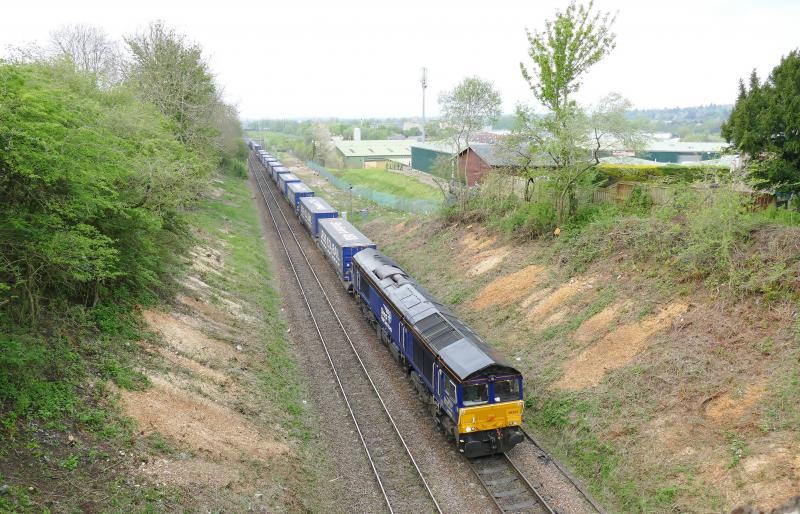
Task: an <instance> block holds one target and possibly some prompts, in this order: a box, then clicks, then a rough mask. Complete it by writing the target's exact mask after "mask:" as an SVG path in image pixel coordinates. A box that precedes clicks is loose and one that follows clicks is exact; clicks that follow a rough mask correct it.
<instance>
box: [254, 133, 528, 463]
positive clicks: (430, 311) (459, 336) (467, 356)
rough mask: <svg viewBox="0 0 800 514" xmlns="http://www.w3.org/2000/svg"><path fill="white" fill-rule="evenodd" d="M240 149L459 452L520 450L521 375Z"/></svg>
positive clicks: (341, 224) (364, 243) (287, 176)
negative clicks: (278, 195) (268, 182)
mask: <svg viewBox="0 0 800 514" xmlns="http://www.w3.org/2000/svg"><path fill="white" fill-rule="evenodd" d="M248 146H249V148H250V150H251V151H252V152H253V153H254V154H255V156H256V158H257V159H258V160H259V162H260V163H261V165H262V167H263V169H264V170H265V171H264V172H265V174H266V175H267V176H269V177H271V179H272V181H273V182H274V183H275V184H276V186H277V187H278V188H279V189H280V190H281V193H282V195H283V197H284V199H285V200H286V201H287V202H288V203H289V205H290V206H291V207H292V209H293V211H294V212H295V214H296V215H297V216H298V218H299V219H300V222H301V223H302V225H303V226H304V227H306V229H307V230H308V232H309V234H310V235H311V237H312V238H313V239H314V240H315V241H316V243H317V245H318V246H319V248H320V250H321V251H322V253H323V255H324V256H325V257H326V259H327V260H328V261H329V262H330V263H331V265H332V266H333V268H334V269H335V271H336V274H337V275H338V276H339V279H340V280H341V283H342V285H343V287H344V288H345V289H346V290H347V292H348V293H349V294H350V295H352V296H353V298H354V299H355V301H356V302H357V304H358V305H359V307H360V309H361V312H362V313H363V314H364V316H365V318H366V319H367V321H368V322H369V323H370V324H371V325H372V327H373V328H374V329H375V331H376V335H377V338H378V339H379V340H380V342H381V343H383V344H385V345H386V346H387V347H388V349H389V352H390V353H391V355H392V356H393V357H394V359H395V360H396V361H397V362H398V363H399V364H400V365H401V366H402V367H403V369H404V371H405V372H406V373H407V374H408V375H409V377H410V379H411V382H412V383H413V384H414V387H415V389H416V390H417V393H418V395H419V397H420V399H421V400H422V402H423V403H424V404H425V406H426V407H427V409H428V410H429V411H430V413H431V415H432V416H433V418H434V419H435V420H436V423H437V424H438V425H439V426H440V428H441V429H442V430H443V431H444V433H445V434H447V435H448V436H449V437H451V438H452V439H453V441H454V443H455V444H456V446H457V448H458V449H459V451H460V452H462V453H463V454H465V455H466V456H467V457H469V458H473V457H481V456H485V455H492V454H495V453H504V452H506V451H508V450H509V449H511V448H513V447H514V446H515V445H516V444H519V443H520V442H522V441H523V439H524V434H523V432H522V427H521V425H522V410H523V405H524V402H523V390H522V387H523V383H522V374H521V373H520V372H519V371H518V370H517V369H515V368H514V367H513V366H512V365H511V364H510V363H509V362H508V361H507V360H506V359H505V358H504V357H503V356H502V355H500V353H499V352H497V351H496V350H494V349H493V348H491V347H490V346H489V345H488V344H487V343H486V342H485V341H483V339H481V338H480V337H479V336H478V335H477V334H475V332H473V331H472V329H470V328H469V327H468V326H467V325H466V324H464V323H463V322H462V321H461V320H460V319H458V317H457V316H456V315H455V314H454V313H453V312H452V311H451V310H450V309H448V308H447V307H446V306H445V305H443V304H442V303H441V302H440V301H439V300H437V299H436V298H435V297H433V296H432V295H431V294H430V293H429V292H428V291H426V290H425V289H424V288H423V287H422V286H421V285H420V284H419V283H418V282H416V281H415V280H414V279H413V278H412V277H411V276H409V275H408V274H407V273H406V272H405V271H403V269H402V268H401V267H400V266H398V265H397V263H395V262H394V261H393V260H392V259H390V258H389V257H387V256H386V255H384V254H383V253H381V252H380V251H379V250H378V249H377V245H376V244H375V243H373V242H372V241H370V240H369V238H367V237H366V236H365V235H364V234H362V233H361V232H359V231H358V229H356V228H355V227H354V226H353V225H352V224H350V223H348V222H347V220H345V219H342V218H340V217H339V213H338V211H337V210H336V209H334V208H333V207H332V206H331V205H329V204H328V203H327V202H325V200H323V199H321V198H319V197H317V196H315V195H314V192H313V191H312V190H311V189H310V188H309V187H308V186H306V185H305V184H304V183H303V182H302V181H301V180H300V179H299V178H298V177H296V176H295V175H293V174H291V173H290V172H289V170H288V169H287V168H286V167H284V166H283V164H282V163H281V162H280V160H279V159H277V158H275V157H274V156H272V155H270V154H269V153H267V152H266V151H265V150H264V149H263V148H262V147H261V145H259V144H258V143H255V142H254V141H248Z"/></svg>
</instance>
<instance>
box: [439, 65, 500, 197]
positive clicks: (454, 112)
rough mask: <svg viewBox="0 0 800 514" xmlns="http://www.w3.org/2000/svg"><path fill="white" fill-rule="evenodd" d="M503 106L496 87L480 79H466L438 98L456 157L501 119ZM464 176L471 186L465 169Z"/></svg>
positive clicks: (447, 133) (453, 180)
mask: <svg viewBox="0 0 800 514" xmlns="http://www.w3.org/2000/svg"><path fill="white" fill-rule="evenodd" d="M501 104H502V100H501V98H500V93H499V92H498V91H497V90H496V89H495V88H494V85H492V83H491V82H488V81H486V80H483V79H481V78H479V77H467V78H465V79H464V80H462V81H461V82H460V83H459V84H458V85H456V87H454V88H453V89H452V90H450V91H446V92H444V93H442V94H441V95H440V96H439V107H440V109H441V118H442V122H443V123H444V125H445V127H446V129H445V133H446V135H447V139H448V140H449V141H450V142H451V143H452V145H453V148H456V149H457V152H456V155H458V154H459V153H461V151H462V150H464V149H465V148H469V144H470V142H471V139H472V135H473V134H474V133H475V132H477V131H479V130H480V129H482V128H484V127H486V126H488V125H491V124H492V123H493V122H494V121H495V120H496V119H497V117H498V116H500V112H501V111H500V106H501ZM468 157H469V156H468ZM453 169H454V173H453V175H452V182H455V179H456V174H455V170H456V166H454V167H453ZM458 171H460V170H458ZM464 174H465V176H464V183H465V184H466V185H467V186H469V184H468V180H467V177H466V169H465V170H464ZM462 196H463V197H464V199H466V197H467V195H466V194H464V195H462Z"/></svg>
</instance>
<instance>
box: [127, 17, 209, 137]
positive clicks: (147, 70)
mask: <svg viewBox="0 0 800 514" xmlns="http://www.w3.org/2000/svg"><path fill="white" fill-rule="evenodd" d="M125 42H126V43H127V44H128V48H129V49H130V52H131V55H132V63H131V65H130V67H129V69H128V80H129V81H130V82H132V83H133V85H134V86H135V88H136V90H137V91H138V92H139V93H140V94H141V95H142V96H143V98H144V99H145V100H147V101H148V102H151V103H153V104H154V105H155V106H156V107H158V109H159V110H160V111H161V112H162V113H164V115H166V116H167V117H169V118H170V119H172V120H173V122H174V123H175V133H176V135H177V136H178V139H179V140H180V141H181V142H183V143H184V144H187V145H189V146H191V147H193V148H195V149H197V150H202V149H204V148H206V147H207V146H208V145H209V143H210V142H211V141H212V140H213V138H214V136H215V135H216V134H217V132H216V129H215V127H214V124H213V122H212V120H213V118H214V114H215V109H216V107H217V106H218V105H219V104H220V103H221V102H220V100H219V97H218V91H217V88H216V86H215V85H214V80H213V77H212V75H211V72H210V70H209V69H208V65H207V64H206V62H205V60H204V59H203V55H202V49H201V48H200V46H199V45H197V44H194V43H191V42H189V41H187V40H186V38H185V37H184V36H182V35H180V34H178V33H176V32H175V31H174V30H173V29H170V28H168V27H166V26H165V25H164V24H163V23H161V22H156V23H151V24H150V25H149V26H148V28H147V29H146V30H145V31H143V32H141V33H139V34H135V35H133V36H130V37H128V38H126V39H125Z"/></svg>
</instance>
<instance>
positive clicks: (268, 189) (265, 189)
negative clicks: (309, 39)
mask: <svg viewBox="0 0 800 514" xmlns="http://www.w3.org/2000/svg"><path fill="white" fill-rule="evenodd" d="M249 164H250V165H251V166H250V170H251V172H252V174H253V176H254V178H255V181H256V184H257V186H258V188H259V190H260V192H261V195H262V196H263V198H264V203H265V205H266V207H267V209H268V211H269V213H270V217H271V220H272V223H273V225H274V227H275V231H276V233H277V235H278V238H279V240H280V242H281V245H282V247H283V250H284V252H285V254H286V258H287V260H288V262H289V265H290V267H291V269H292V273H293V275H294V277H295V280H296V281H297V285H298V288H299V289H300V292H301V295H302V297H303V301H304V303H305V305H306V308H307V309H308V312H309V314H310V316H311V320H312V322H313V324H314V328H315V330H316V333H317V336H318V338H319V340H320V342H321V343H322V347H323V349H324V352H325V355H326V358H327V360H328V364H329V365H330V367H331V370H332V372H333V374H334V378H335V379H336V383H337V386H338V388H339V391H340V392H341V393H342V397H343V398H344V402H345V405H346V407H347V410H348V412H349V414H350V418H351V419H352V420H353V424H354V425H355V428H356V431H357V433H358V436H359V439H360V441H361V444H362V446H363V448H364V451H365V453H366V456H367V460H368V461H369V464H370V467H371V469H372V472H373V474H374V475H375V478H376V480H377V482H378V486H379V488H380V490H381V494H382V495H383V498H384V501H385V503H386V506H387V508H388V509H389V512H392V513H393V512H394V511H395V509H394V506H393V505H392V501H391V499H390V498H389V496H390V494H389V492H388V491H387V488H386V484H385V483H384V479H383V478H382V476H381V472H379V470H378V466H377V465H376V463H375V460H374V459H373V455H372V452H371V451H370V447H369V445H368V443H367V438H366V437H365V435H364V430H363V428H362V427H361V425H360V424H359V422H358V420H357V417H356V414H355V411H354V410H353V405H352V402H351V400H350V398H349V397H348V394H347V392H346V391H345V387H344V385H343V383H342V380H341V376H340V373H339V372H338V370H337V368H336V365H335V364H334V360H333V357H332V356H331V350H330V348H329V346H328V343H327V341H326V339H325V336H323V333H322V330H321V328H320V325H319V323H318V321H317V316H316V315H315V314H314V309H313V308H312V307H311V303H310V302H309V299H308V295H307V294H306V290H305V288H304V286H303V283H302V281H301V280H300V274H299V273H298V270H297V267H296V266H295V262H294V260H293V259H292V256H291V254H290V252H289V248H288V246H287V244H286V241H285V240H284V237H283V234H282V233H281V229H280V227H278V221H277V220H278V217H277V216H276V215H275V212H274V211H273V206H272V205H270V201H269V199H268V197H267V193H269V196H270V197H271V198H272V202H273V204H274V207H275V209H277V211H278V213H280V216H281V218H283V221H284V223H285V224H286V228H287V229H288V232H289V233H290V234H291V236H292V238H293V239H294V241H295V244H296V245H297V248H298V250H299V251H300V254H301V255H302V257H303V260H304V261H305V264H306V266H307V267H308V270H309V271H310V272H311V274H312V275H313V277H314V281H315V282H316V284H317V286H318V287H319V290H320V291H321V292H322V295H323V297H324V298H325V302H326V303H327V305H328V307H329V309H330V312H331V313H332V314H333V316H334V317H335V319H336V321H337V323H338V325H339V328H340V329H341V331H342V334H343V335H344V336H345V338H346V339H347V342H348V345H349V347H350V349H351V350H352V352H353V355H354V356H355V358H356V359H357V361H358V363H359V366H360V368H361V370H362V372H363V374H364V376H365V378H366V379H367V381H368V382H369V384H370V387H371V389H372V391H373V392H374V394H375V396H376V398H377V399H378V401H379V403H380V405H381V408H382V409H383V413H384V414H385V415H386V418H387V419H388V421H389V423H390V424H391V426H392V428H393V429H394V432H395V434H396V435H397V437H398V439H399V441H400V442H401V444H402V446H403V449H404V451H405V454H406V455H407V456H408V458H409V461H410V463H411V464H412V466H413V468H414V470H415V471H416V473H417V475H418V476H419V479H420V481H421V483H422V485H423V486H424V489H425V491H426V492H427V496H428V497H429V499H430V501H431V502H432V504H433V507H434V508H435V511H436V512H438V513H440V514H441V512H442V510H441V508H440V507H439V504H438V502H437V501H436V498H435V496H434V494H433V492H432V491H431V488H430V486H429V485H428V483H427V481H426V480H425V477H424V475H423V473H422V471H421V470H420V468H419V465H418V464H417V462H416V460H415V459H414V456H413V455H412V453H411V450H410V449H409V448H408V445H407V444H406V441H405V439H404V438H403V435H402V434H401V433H400V430H399V428H398V427H397V424H396V423H395V421H394V418H393V417H392V415H391V413H390V412H389V410H388V408H387V407H386V403H385V402H384V400H383V397H382V396H381V394H380V392H379V391H378V389H377V387H376V386H375V382H374V381H373V380H372V377H371V376H370V374H369V372H368V371H367V368H366V366H365V365H364V362H363V360H362V359H361V356H360V355H359V353H358V351H357V350H356V348H355V345H354V344H353V341H352V339H351V338H350V334H349V333H348V331H347V329H346V328H345V326H344V323H342V320H341V318H340V317H339V314H338V313H337V311H336V309H335V308H334V306H333V303H332V302H331V300H330V298H329V297H328V294H327V292H326V291H325V288H324V286H323V285H322V283H321V282H320V280H319V277H318V276H317V273H316V271H314V267H313V266H312V265H311V262H310V261H309V260H308V256H307V255H306V253H305V251H304V250H303V248H302V245H301V244H300V241H299V239H298V238H297V234H296V233H295V231H294V230H293V229H292V226H291V224H290V223H289V220H288V219H287V218H286V215H285V214H284V213H283V210H282V208H281V205H280V203H279V202H278V200H277V198H276V197H275V194H274V192H273V191H272V188H273V187H274V186H273V185H271V183H270V181H269V180H267V179H266V177H265V174H264V173H263V172H262V173H259V172H258V171H257V170H258V168H263V167H262V166H260V164H259V163H257V162H255V161H254V159H253V158H252V155H251V158H250V160H249ZM253 165H255V166H253ZM253 168H256V169H255V170H254V169H253Z"/></svg>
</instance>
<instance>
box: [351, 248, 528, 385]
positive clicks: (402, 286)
mask: <svg viewBox="0 0 800 514" xmlns="http://www.w3.org/2000/svg"><path fill="white" fill-rule="evenodd" d="M353 260H354V261H356V262H358V264H359V265H360V266H361V267H362V268H364V269H365V270H367V271H369V272H370V273H372V276H373V277H372V278H373V280H375V281H377V282H378V283H379V286H380V287H381V290H382V291H383V293H384V294H385V295H386V296H388V297H389V298H390V299H391V300H392V302H393V303H394V304H395V306H396V307H397V308H398V309H399V310H400V312H401V314H402V315H403V317H405V318H406V320H407V321H408V322H409V323H410V324H411V325H412V326H414V328H415V329H416V330H417V331H419V332H420V333H421V334H423V335H424V336H425V338H426V342H427V343H428V345H429V346H431V348H432V349H433V350H434V353H436V354H438V355H439V357H440V358H441V359H442V361H443V362H444V363H445V364H446V365H447V366H448V367H449V368H450V369H451V370H453V372H455V373H456V374H457V375H458V376H457V377H456V378H458V379H459V380H467V379H469V378H470V377H471V376H473V375H475V374H477V373H480V372H481V371H484V370H488V369H502V370H504V371H506V372H511V373H517V371H516V369H515V368H514V367H513V366H512V365H511V364H510V363H508V362H507V361H506V360H505V358H504V357H503V356H502V355H501V354H500V353H499V352H498V351H497V350H495V349H494V348H492V347H491V346H489V345H488V344H486V342H485V341H484V340H483V339H481V338H480V337H479V336H478V335H477V334H475V332H473V331H472V329H471V328H469V327H468V326H467V325H465V324H464V323H463V322H462V321H461V320H460V319H458V318H457V317H456V316H455V314H453V312H452V311H451V310H450V309H448V308H447V307H446V306H445V305H443V304H442V303H440V302H439V300H437V299H436V298H434V296H433V295H431V294H430V293H429V292H428V291H427V290H425V288H423V287H422V286H421V285H420V284H418V283H417V282H416V281H415V280H414V279H413V278H411V277H410V276H408V274H407V273H406V272H405V271H403V270H402V269H401V268H400V267H399V266H398V265H397V264H396V263H395V262H394V261H393V260H392V259H390V258H389V257H387V256H386V255H384V254H383V253H381V252H379V251H378V250H373V249H366V250H362V251H360V252H358V253H357V254H356V255H355V256H354V257H353Z"/></svg>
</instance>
